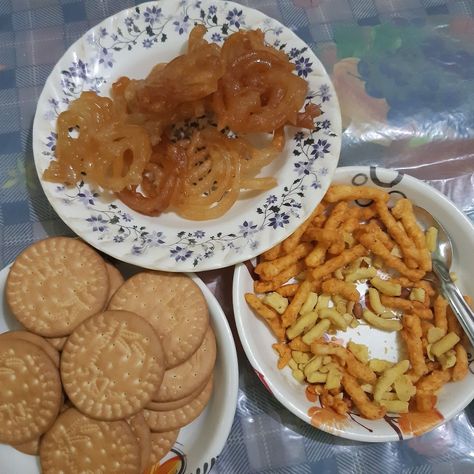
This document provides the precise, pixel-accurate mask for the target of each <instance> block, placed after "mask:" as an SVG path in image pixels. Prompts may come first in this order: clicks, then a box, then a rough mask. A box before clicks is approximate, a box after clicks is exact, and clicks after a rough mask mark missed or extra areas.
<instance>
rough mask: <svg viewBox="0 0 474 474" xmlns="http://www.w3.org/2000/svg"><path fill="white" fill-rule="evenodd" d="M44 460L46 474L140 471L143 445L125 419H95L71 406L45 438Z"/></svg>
mask: <svg viewBox="0 0 474 474" xmlns="http://www.w3.org/2000/svg"><path fill="white" fill-rule="evenodd" d="M40 462H41V468H42V472H43V474H58V473H61V472H63V473H67V474H83V473H99V472H102V473H117V474H118V473H120V474H139V473H140V448H139V445H138V442H137V439H136V438H135V435H134V434H133V432H132V430H131V428H130V427H129V426H128V424H127V423H126V422H125V421H123V420H120V421H99V420H94V419H92V418H89V417H87V416H85V415H83V414H82V413H80V412H79V411H78V410H76V409H75V408H70V409H68V410H66V411H65V412H64V413H62V414H61V415H60V416H59V418H58V419H57V420H56V422H55V423H54V425H53V427H52V428H51V429H50V430H49V431H48V432H47V433H46V434H45V435H44V436H43V437H42V438H41V443H40Z"/></svg>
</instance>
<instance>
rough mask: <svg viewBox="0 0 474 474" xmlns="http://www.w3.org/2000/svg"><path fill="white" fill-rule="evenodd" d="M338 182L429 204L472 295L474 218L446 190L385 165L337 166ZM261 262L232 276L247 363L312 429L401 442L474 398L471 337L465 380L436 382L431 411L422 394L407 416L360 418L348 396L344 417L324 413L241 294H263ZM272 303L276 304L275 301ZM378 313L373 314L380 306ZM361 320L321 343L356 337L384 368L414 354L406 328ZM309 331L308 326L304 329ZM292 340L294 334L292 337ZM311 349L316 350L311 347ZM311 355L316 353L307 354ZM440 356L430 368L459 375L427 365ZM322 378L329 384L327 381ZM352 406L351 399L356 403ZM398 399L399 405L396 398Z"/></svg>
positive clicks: (463, 287) (369, 397)
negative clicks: (281, 358) (283, 361)
mask: <svg viewBox="0 0 474 474" xmlns="http://www.w3.org/2000/svg"><path fill="white" fill-rule="evenodd" d="M333 184H343V185H352V186H354V187H358V186H364V185H365V186H369V187H372V188H375V189H377V190H381V191H384V192H387V193H388V194H389V196H390V200H389V203H392V200H393V202H396V201H397V200H398V199H400V198H403V197H407V198H408V199H409V200H411V201H412V202H413V204H416V205H418V206H420V207H424V208H425V209H427V210H428V211H429V212H431V213H432V214H433V215H434V216H435V217H436V218H437V219H438V220H439V221H440V222H441V224H442V225H443V226H444V227H445V228H446V229H449V232H450V235H451V238H452V241H453V244H454V256H455V257H454V260H453V264H452V268H451V270H452V271H453V272H455V273H456V275H457V284H458V286H459V287H460V289H461V290H462V291H463V294H467V295H471V296H473V295H474V279H473V278H472V269H473V268H474V254H473V252H472V248H473V247H474V228H473V225H472V223H471V222H470V221H469V219H468V218H467V217H466V216H465V215H464V214H463V213H462V212H461V211H460V210H459V209H457V208H456V206H455V205H454V204H453V203H452V202H451V201H449V200H448V199H447V198H446V197H445V196H444V195H442V194H441V193H440V192H438V191H437V190H435V189H433V188H432V187H430V186H428V185H427V184H425V183H423V182H421V181H419V180H417V179H415V178H413V177H411V176H408V175H404V174H402V173H399V172H397V171H394V170H386V169H380V168H376V167H346V168H339V169H337V171H336V174H335V178H334V181H333ZM357 204H359V206H366V205H368V204H370V203H369V202H368V201H362V200H360V201H357ZM356 207H357V206H356ZM360 209H364V207H360ZM361 212H365V211H361ZM392 212H393V211H392ZM313 222H315V221H313ZM341 235H342V234H341ZM369 255H370V254H369ZM256 264H257V262H256V261H255V260H252V261H249V262H246V263H245V264H240V265H238V266H237V267H236V269H235V273H234V286H233V303H234V313H235V319H236V324H237V329H238V332H239V336H240V339H241V341H242V345H243V348H244V350H245V353H246V355H247V357H248V359H249V361H250V363H251V364H252V366H253V368H254V370H255V372H256V373H257V375H258V377H259V378H260V380H261V381H262V382H263V383H264V385H265V386H266V387H267V389H268V390H269V391H270V392H271V393H272V394H273V395H274V396H275V397H276V398H277V399H278V400H279V401H280V402H281V403H282V404H283V405H284V406H285V407H286V408H288V409H289V410H290V411H291V412H292V413H294V414H295V415H296V416H298V417H299V418H301V419H302V420H304V421H305V422H307V423H308V424H312V425H313V426H315V427H317V428H319V429H321V430H324V431H326V432H328V433H332V434H334V435H336V436H340V437H344V438H348V439H353V440H358V441H366V442H382V441H397V440H403V439H409V438H411V437H414V436H419V435H421V434H423V433H425V432H427V431H429V430H432V429H435V428H436V427H438V426H440V425H441V424H443V423H445V422H446V421H448V420H449V419H451V418H452V417H454V416H455V415H457V414H458V413H459V412H460V411H462V410H463V409H464V408H465V407H466V406H467V405H468V404H469V403H470V402H471V400H472V399H473V396H474V366H473V358H472V354H473V352H472V347H470V346H469V344H468V343H466V341H465V340H464V347H465V349H463V350H462V349H461V350H462V351H463V353H464V356H465V359H464V362H463V365H464V372H463V374H462V378H461V377H459V378H460V380H458V381H455V382H453V381H450V382H448V383H445V382H446V379H445V380H444V381H443V383H440V384H439V385H442V388H441V389H439V390H437V391H436V390H435V391H434V392H430V396H434V397H435V398H436V397H437V403H436V405H435V406H434V407H433V408H432V409H430V410H427V411H426V412H423V411H421V410H418V405H416V404H415V401H416V403H418V399H417V398H416V399H415V397H413V399H411V400H410V399H409V398H408V400H410V404H409V405H408V407H409V409H408V410H409V413H401V412H400V413H394V412H391V411H389V410H388V409H387V411H386V413H385V415H384V416H382V417H381V418H380V419H376V420H375V419H372V420H371V419H366V418H365V417H363V416H361V412H360V411H359V410H357V409H356V408H355V407H354V404H352V406H351V402H350V401H348V403H347V406H349V410H348V411H347V412H346V414H345V415H344V416H339V414H338V413H337V412H336V411H334V410H331V409H329V410H327V409H325V408H323V407H321V405H320V401H318V397H317V396H315V393H314V392H313V393H312V392H311V390H312V389H310V390H309V392H308V391H306V393H305V389H306V388H307V387H310V385H306V382H305V383H302V382H300V381H297V380H296V379H295V378H294V376H293V375H292V372H293V369H291V368H290V367H288V366H286V367H285V368H283V369H282V370H279V369H278V368H277V362H278V361H279V356H278V354H277V353H276V352H275V351H274V350H273V349H272V344H274V343H276V342H277V341H276V337H275V335H274V334H273V333H272V331H271V330H270V327H269V325H267V324H266V322H265V321H264V319H262V318H260V317H258V316H257V315H256V314H255V313H254V312H253V311H252V309H251V308H250V307H249V305H248V304H247V301H246V299H245V297H244V295H245V294H246V293H253V292H254V291H258V290H255V288H254V284H255V283H256V282H257V281H258V275H256V274H255V273H253V271H254V270H255V265H256ZM366 265H369V264H368V263H366ZM320 266H321V265H320ZM365 270H366V269H362V271H365ZM316 271H319V270H316ZM344 271H345V270H343V272H344ZM314 275H315V273H314V271H313V276H314ZM343 275H346V273H343ZM301 278H304V276H301ZM333 278H337V277H336V276H335V275H334V277H333ZM341 278H344V277H343V276H342V277H341ZM345 281H351V280H345ZM364 281H365V280H364ZM292 282H294V280H292V281H290V282H289V284H291V283H292ZM359 283H360V282H359ZM282 284H283V283H282ZM374 284H375V283H374ZM323 285H324V282H323ZM371 285H372V280H371V281H370V284H369V286H371ZM300 287H301V285H300ZM356 289H358V290H359V287H357V288H356ZM290 290H291V288H287V289H286V291H290ZM271 291H275V290H271ZM280 291H282V290H280ZM314 291H316V290H314ZM360 291H362V293H364V292H365V291H367V288H365V289H364V288H361V289H360ZM322 293H323V291H322V290H321V292H320V294H322ZM262 296H263V295H262V294H258V293H257V297H259V298H261V297H262ZM404 298H408V296H407V294H405V296H404ZM433 298H434V296H433ZM400 299H401V297H400ZM260 301H261V300H260ZM318 301H319V300H318ZM361 301H362V300H361ZM364 301H369V300H368V299H367V300H364ZM385 301H389V299H387V298H385ZM432 301H433V300H432ZM412 303H413V302H412ZM268 304H270V302H268ZM272 304H273V303H272ZM363 304H365V305H367V303H363ZM410 304H411V303H410ZM431 304H432V303H431ZM413 305H415V303H413ZM334 307H336V308H339V307H338V306H336V304H335V303H334ZM366 307H367V306H366ZM267 308H268V306H267ZM274 308H276V306H275V307H274ZM346 308H349V306H346ZM370 308H372V309H373V306H371V302H369V309H370ZM270 309H273V308H271V307H270ZM333 309H334V308H333ZM386 309H387V308H386ZM432 309H433V313H435V310H434V307H432ZM282 311H283V313H280V314H284V311H285V310H284V309H283V310H282ZM314 311H315V312H316V311H319V313H318V314H319V315H321V314H322V313H320V311H321V310H316V309H315V310H314ZM337 311H339V310H337ZM346 311H347V309H346ZM349 311H351V314H349V315H348V317H353V318H357V317H359V318H362V316H361V315H359V316H356V315H355V314H354V313H353V310H349ZM373 311H374V313H375V310H373ZM417 311H418V310H417ZM448 313H449V308H448ZM276 314H277V310H276V309H275V312H271V313H269V315H270V317H273V316H275V315H276ZM299 314H301V313H299ZM308 314H310V313H308ZM341 314H342V313H341ZM417 314H418V313H417ZM419 314H421V313H419ZM426 314H428V316H427V317H429V312H427V313H426ZM440 314H441V313H440ZM435 315H436V313H435ZM326 316H327V315H326V314H325V315H324V316H322V317H326ZM343 316H344V315H343ZM400 316H401V314H400V313H398V314H397V312H396V311H395V317H396V318H399V317H400ZM448 316H449V314H448ZM344 317H345V316H344ZM281 318H282V325H284V323H283V318H284V316H281ZM364 319H365V317H364ZM364 319H358V320H357V321H356V322H355V324H353V327H351V325H349V322H348V319H346V324H348V326H347V330H346V331H342V330H338V331H337V332H336V329H334V330H332V329H330V333H329V334H328V333H327V332H326V333H323V334H322V339H319V341H321V344H328V345H331V341H332V342H334V343H336V344H342V345H343V346H346V343H348V342H349V341H350V340H352V341H353V342H355V343H356V344H362V345H365V346H367V348H368V351H369V352H368V355H369V358H377V359H383V360H384V361H388V364H387V365H386V367H389V366H390V365H391V364H393V363H395V362H397V361H401V359H406V358H408V357H409V356H410V353H409V352H408V353H407V352H406V351H407V349H406V346H405V343H404V339H403V338H402V337H400V336H401V335H402V334H403V331H404V330H405V329H403V330H402V331H401V332H397V331H396V330H395V331H393V330H392V331H387V330H382V329H378V328H375V327H372V326H371V325H370V324H369V323H368V321H367V322H366V321H365V320H364ZM454 319H455V318H454ZM353 320H354V319H353ZM402 320H403V319H392V320H390V323H389V324H391V325H392V324H393V325H398V324H400V323H401V322H402ZM319 321H320V322H321V323H322V324H324V323H323V321H325V320H324V319H320V320H319ZM449 321H450V320H449V318H448V323H449ZM428 323H429V324H433V325H434V324H435V323H436V324H438V322H437V321H435V320H433V319H432V320H427V321H425V322H424V323H423V325H424V326H423V327H427V328H428V330H429V324H428ZM317 324H319V323H317ZM350 324H352V323H350ZM384 324H385V323H384ZM421 324H422V323H421V318H420V325H421ZM449 324H450V325H449V326H448V332H449V331H451V327H454V326H451V324H454V325H455V323H449ZM278 327H281V326H278V325H277V328H278ZM314 327H315V326H314ZM332 327H333V326H331V328H332ZM436 330H437V328H436ZM304 331H306V333H305V332H304ZM407 331H408V330H407ZM423 331H425V329H423ZM316 332H317V331H316ZM283 334H284V333H283ZM286 334H288V333H286ZM303 334H304V335H306V334H308V329H307V328H306V329H304V330H303V332H302V333H301V336H303ZM405 334H412V333H409V332H406V333H405ZM423 334H424V335H423V337H424V338H425V339H427V338H428V336H427V335H426V333H425V332H423ZM434 334H435V332H432V333H431V335H432V336H433V335H434ZM412 335H413V334H412ZM301 336H300V337H301ZM287 337H289V336H287ZM292 337H294V336H293V335H292ZM315 337H320V336H315ZM410 337H411V336H410ZM430 337H431V336H430ZM296 339H298V338H296ZM303 339H304V337H301V339H300V341H301V342H304V340H303ZM310 339H311V337H308V338H307V339H306V340H307V341H308V342H310ZM323 341H324V342H323ZM462 341H463V339H462V337H461V342H462ZM291 342H292V341H291ZM313 342H314V341H313ZM316 343H317V344H318V341H316ZM425 343H426V341H425ZM317 344H316V345H317ZM293 347H294V348H297V344H296V343H295V345H294V346H293ZM319 347H321V346H319ZM333 347H334V346H333ZM424 347H425V349H424V350H425V353H426V354H427V352H426V351H428V350H429V349H426V347H427V346H426V345H425V346H424ZM355 349H357V346H355V348H354V353H356V350H355ZM359 349H360V348H359ZM300 350H308V349H307V348H304V347H303V346H302V347H301V349H300ZM311 350H313V347H312V346H311ZM316 350H317V351H318V350H319V348H318V349H316ZM346 350H347V349H346ZM348 351H349V350H348ZM350 351H352V348H351V349H350ZM466 351H467V352H466ZM318 353H319V352H316V354H318ZM308 354H311V352H308ZM446 354H448V353H446ZM451 355H452V354H451ZM456 355H457V353H456ZM292 356H293V354H292ZM311 356H312V354H311V355H310V356H309V357H311ZM359 356H360V357H361V360H363V356H364V354H359ZM365 356H367V354H365ZM365 356H364V357H365ZM295 357H296V356H295ZM298 357H300V355H298ZM426 357H427V355H425V358H426ZM458 357H459V356H458ZM310 360H311V359H310ZM339 360H342V359H339ZM439 360H440V359H435V358H433V360H432V361H431V360H428V359H426V360H425V362H426V363H427V364H428V366H430V367H431V368H430V369H429V370H434V371H436V370H439V373H437V375H440V376H441V377H443V376H444V375H446V374H451V376H452V374H453V373H454V372H453V371H454V370H455V369H454V368H453V367H456V366H453V367H451V368H449V367H450V366H449V365H446V367H447V368H446V369H445V368H444V367H440V366H439V365H438V366H436V367H438V368H437V369H436V368H433V367H435V365H430V364H436V363H437V362H436V361H438V363H439ZM305 363H306V362H305V361H304V360H303V361H302V365H301V364H299V365H298V364H297V365H294V368H296V369H298V370H304V369H303V368H304V367H305V365H304V364H305ZM322 363H323V364H324V363H326V362H325V361H324V359H323V362H322ZM366 363H367V362H366ZM405 363H406V362H405ZM410 363H411V361H410ZM456 363H457V360H456ZM300 366H301V367H300ZM328 367H329V366H328ZM372 367H373V368H374V371H375V369H376V365H373V366H372V365H370V362H369V368H372ZM328 370H331V369H328ZM343 370H344V369H343ZM348 370H349V369H348ZM377 370H379V372H377V373H381V372H380V371H381V370H382V369H381V368H380V367H379V368H378V369H377ZM397 370H398V369H397ZM450 371H451V372H450ZM441 372H442V374H441ZM326 373H327V374H329V372H328V371H326ZM409 373H410V372H407V374H409ZM425 373H426V372H425ZM296 375H297V374H296ZM300 375H304V377H306V376H307V375H306V374H305V373H304V372H303V374H300ZM320 375H321V374H319V373H318V374H317V375H316V376H314V379H313V381H314V383H315V384H316V385H314V387H316V388H315V391H318V390H319V391H321V389H322V388H324V383H325V382H324V380H322V379H320V380H319V381H320V382H321V383H322V385H319V386H318V385H317V377H319V376H320ZM336 375H337V373H336ZM327 377H329V375H327ZM323 378H325V377H324V375H323ZM306 380H307V379H306ZM325 380H326V381H327V378H326V379H325ZM377 380H379V379H377ZM404 380H406V379H404ZM430 382H433V379H431V380H430ZM359 383H360V384H361V385H363V383H362V381H361V379H359ZM414 383H416V382H414ZM368 385H370V384H365V386H364V390H367V392H366V395H365V396H366V397H367V398H366V400H369V401H371V400H373V399H372V396H373V395H372V394H371V395H368V394H369V393H370V390H371V389H370V387H369V386H368ZM375 386H376V385H372V389H373V390H375V388H374V387H375ZM341 387H344V391H341V395H342V398H341V400H340V401H341V402H344V401H345V400H348V398H347V399H346V398H344V397H347V392H346V388H345V385H344V378H342V385H341ZM337 390H339V389H337ZM337 390H336V391H337ZM388 390H390V389H388ZM417 390H420V394H421V395H420V404H421V403H422V401H421V400H422V397H423V394H422V393H421V389H420V388H419V387H418V388H417ZM334 393H335V392H334ZM389 395H390V397H391V399H392V400H394V399H397V397H398V394H397V393H396V387H394V388H393V389H392V393H391V394H389ZM390 397H389V396H388V395H384V396H383V398H384V400H388V399H389V398H390ZM327 400H329V399H327ZM374 400H375V399H374ZM332 402H334V400H332V401H329V402H327V403H328V404H329V406H330V403H332ZM352 403H354V402H353V401H352ZM379 403H380V404H381V405H380V406H394V405H393V404H391V402H388V403H387V401H382V402H379ZM396 403H397V404H398V401H397V402H396ZM430 403H432V400H431V399H430ZM402 404H405V402H403V403H402ZM399 405H400V404H399ZM333 406H334V407H335V406H336V405H335V404H334V405H333ZM406 406H407V405H406V404H405V409H406ZM420 406H421V405H420ZM431 406H432V405H431ZM379 408H380V407H379Z"/></svg>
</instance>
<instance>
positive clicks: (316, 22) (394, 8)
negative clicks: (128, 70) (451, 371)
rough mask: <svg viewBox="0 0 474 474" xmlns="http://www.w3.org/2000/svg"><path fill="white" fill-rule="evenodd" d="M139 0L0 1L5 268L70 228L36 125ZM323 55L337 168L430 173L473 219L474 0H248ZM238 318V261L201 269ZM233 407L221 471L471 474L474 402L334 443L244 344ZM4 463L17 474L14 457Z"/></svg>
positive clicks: (0, 213)
mask: <svg viewBox="0 0 474 474" xmlns="http://www.w3.org/2000/svg"><path fill="white" fill-rule="evenodd" d="M136 3H140V2H133V1H130V0H0V263H1V264H2V266H4V265H6V264H8V263H9V262H11V261H12V260H13V259H14V258H15V256H16V255H17V254H18V253H19V252H20V251H21V250H22V249H24V248H25V247H26V246H27V245H29V244H30V243H32V242H33V241H35V240H38V239H40V238H42V237H45V236H47V235H57V234H69V233H70V231H69V230H68V229H67V228H66V227H65V226H64V224H62V222H61V221H60V220H59V218H58V217H57V215H56V214H55V212H54V211H53V210H52V208H51V207H50V206H49V204H48V202H47V201H46V199H45V197H44V195H43V192H42V190H41V186H40V184H39V182H38V179H37V177H36V172H35V169H34V165H33V156H32V147H31V128H32V121H33V116H34V112H35V107H36V102H37V100H38V97H39V94H40V93H41V90H42V87H43V85H44V83H45V81H46V78H47V76H48V74H49V72H50V71H51V69H52V67H53V66H54V64H55V63H56V61H57V60H58V59H59V58H60V57H61V55H62V54H63V52H64V51H65V49H66V48H67V47H68V46H70V45H71V44H72V43H73V42H74V41H75V40H76V39H78V38H79V37H80V36H82V35H83V34H84V33H85V32H86V31H87V29H88V28H89V27H90V26H92V25H94V24H96V23H98V22H100V21H101V20H103V19H104V18H106V17H108V16H110V15H112V14H114V13H115V12H117V11H119V10H121V9H124V8H127V7H130V6H133V5H135V4H136ZM241 3H243V4H246V5H249V6H253V7H254V8H257V9H259V10H261V11H263V12H264V13H266V14H267V15H269V16H271V17H274V18H276V19H278V20H280V21H281V22H282V23H283V24H285V25H286V26H288V27H290V28H291V29H293V30H294V31H295V32H296V34H297V35H299V36H300V37H301V38H302V39H303V40H304V41H306V42H307V43H308V44H309V45H310V46H311V47H312V48H313V49H314V50H315V52H316V53H317V54H318V56H319V57H320V58H321V59H322V61H323V62H324V64H325V65H326V67H327V68H328V71H329V72H330V73H331V75H332V78H333V81H334V83H335V85H336V89H337V91H338V95H339V99H340V102H341V108H342V114H343V121H344V127H345V133H344V136H343V149H342V154H341V160H340V164H343V165H349V164H378V165H382V166H387V167H394V168H398V169H401V170H404V171H406V172H408V173H410V174H413V175H415V176H417V177H419V178H422V179H425V180H427V181H428V182H430V183H431V184H432V185H433V186H435V187H437V188H438V189H440V190H441V191H442V192H444V193H445V194H447V195H448V196H449V197H450V198H451V199H452V200H453V201H454V202H455V203H456V204H457V205H458V206H459V207H460V208H461V209H463V210H464V212H466V214H467V215H469V216H470V217H471V218H474V19H473V18H472V16H473V14H474V3H473V2H472V1H471V0H459V1H454V0H453V1H448V0H254V1H251V0H244V1H241ZM203 277H204V279H205V281H206V282H207V284H208V285H209V287H210V288H211V289H212V290H213V291H214V293H215V294H216V295H217V297H218V298H219V300H220V302H221V304H222V306H223V308H224V311H225V312H226V314H227V315H228V316H229V320H230V321H232V303H231V279H232V269H224V270H221V271H214V272H206V273H205V274H204V275H203ZM239 360H240V391H239V399H238V407H237V413H236V417H235V420H234V424H233V428H232V432H231V434H230V436H229V439H228V441H227V444H226V446H225V449H224V451H223V453H222V455H221V456H220V458H219V462H218V463H217V465H216V467H215V468H214V470H215V472H218V473H226V474H227V473H236V474H237V473H251V472H258V473H267V472H273V473H287V472H288V473H289V472H294V473H310V472H317V473H326V472H328V473H360V474H369V473H374V474H379V473H381V472H383V473H397V474H401V473H404V474H408V473H410V474H415V473H417V474H418V473H419V474H428V473H433V474H435V473H436V474H437V473H459V474H461V473H471V472H474V449H473V447H472V445H473V440H474V428H473V425H474V406H473V404H471V405H470V406H469V407H468V408H467V409H466V410H465V411H464V412H463V413H461V414H459V415H458V416H457V417H456V418H455V419H454V420H452V421H450V422H448V423H446V424H445V425H444V426H441V427H440V428H438V429H436V430H435V431H433V432H432V433H429V434H427V435H424V436H422V437H420V438H417V439H413V440H409V441H404V442H398V443H385V444H365V443H357V442H353V441H347V440H343V439H339V438H335V437H334V436H331V435H329V434H326V433H323V432H321V431H319V430H317V429H314V428H312V427H310V426H308V425H306V424H304V423H303V422H301V421H300V420H299V419H297V418H296V417H295V416H293V415H292V414H291V413H290V412H288V411H286V410H285V409H284V408H283V407H282V406H281V405H280V404H279V403H278V402H277V401H275V399H274V398H273V397H272V396H271V395H270V394H269V393H268V392H267V391H266V390H265V388H264V387H263V385H262V384H261V383H260V382H259V380H258V379H257V377H256V376H255V374H254V373H253V371H252V370H251V368H250V365H249V364H248V362H247V361H246V359H245V356H244V355H243V353H242V351H241V352H240V356H239ZM0 472H2V473H9V472H11V471H9V470H8V467H7V466H0Z"/></svg>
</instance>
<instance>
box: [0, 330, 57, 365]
mask: <svg viewBox="0 0 474 474" xmlns="http://www.w3.org/2000/svg"><path fill="white" fill-rule="evenodd" d="M3 337H13V338H14V339H21V340H22V341H28V342H31V343H32V344H34V345H35V346H37V347H39V348H40V349H43V350H44V352H46V354H48V357H49V358H50V359H51V360H52V361H53V363H54V366H55V367H56V368H57V369H59V352H58V351H57V350H56V349H55V348H54V347H53V346H52V345H51V344H49V343H48V342H47V341H46V339H44V338H43V337H41V336H38V335H37V334H33V333H32V332H28V331H8V332H4V333H2V334H0V338H3Z"/></svg>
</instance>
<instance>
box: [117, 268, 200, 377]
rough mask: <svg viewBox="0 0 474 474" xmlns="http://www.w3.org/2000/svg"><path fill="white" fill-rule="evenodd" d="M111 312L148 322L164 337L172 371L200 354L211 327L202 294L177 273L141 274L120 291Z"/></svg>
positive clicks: (168, 365) (196, 287) (192, 283)
mask: <svg viewBox="0 0 474 474" xmlns="http://www.w3.org/2000/svg"><path fill="white" fill-rule="evenodd" d="M109 309H123V310H126V311H132V312H134V313H136V314H139V315H140V316H143V317H144V318H146V319H147V320H148V321H149V322H150V324H151V325H152V326H153V327H154V328H155V331H157V333H158V334H159V335H160V337H161V342H162V343H163V349H164V351H165V356H166V361H167V364H166V365H167V367H168V368H171V367H175V366H177V365H179V364H181V363H182V362H184V361H185V360H186V359H188V358H189V357H190V356H191V354H193V353H194V352H195V351H196V349H197V348H198V347H199V346H200V344H201V342H202V340H203V338H204V335H205V333H206V330H207V327H208V325H209V313H208V309H207V304H206V300H205V298H204V295H203V294H202V291H201V290H200V288H199V287H198V286H197V285H196V284H195V283H194V282H193V281H192V280H191V278H189V277H188V276H186V275H182V274H177V273H165V272H142V273H137V274H136V275H134V276H132V277H131V278H129V279H128V280H127V281H126V282H125V283H124V284H123V285H122V286H121V287H120V288H119V289H118V290H117V292H116V293H115V294H114V296H113V297H112V300H111V301H110V305H109Z"/></svg>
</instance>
